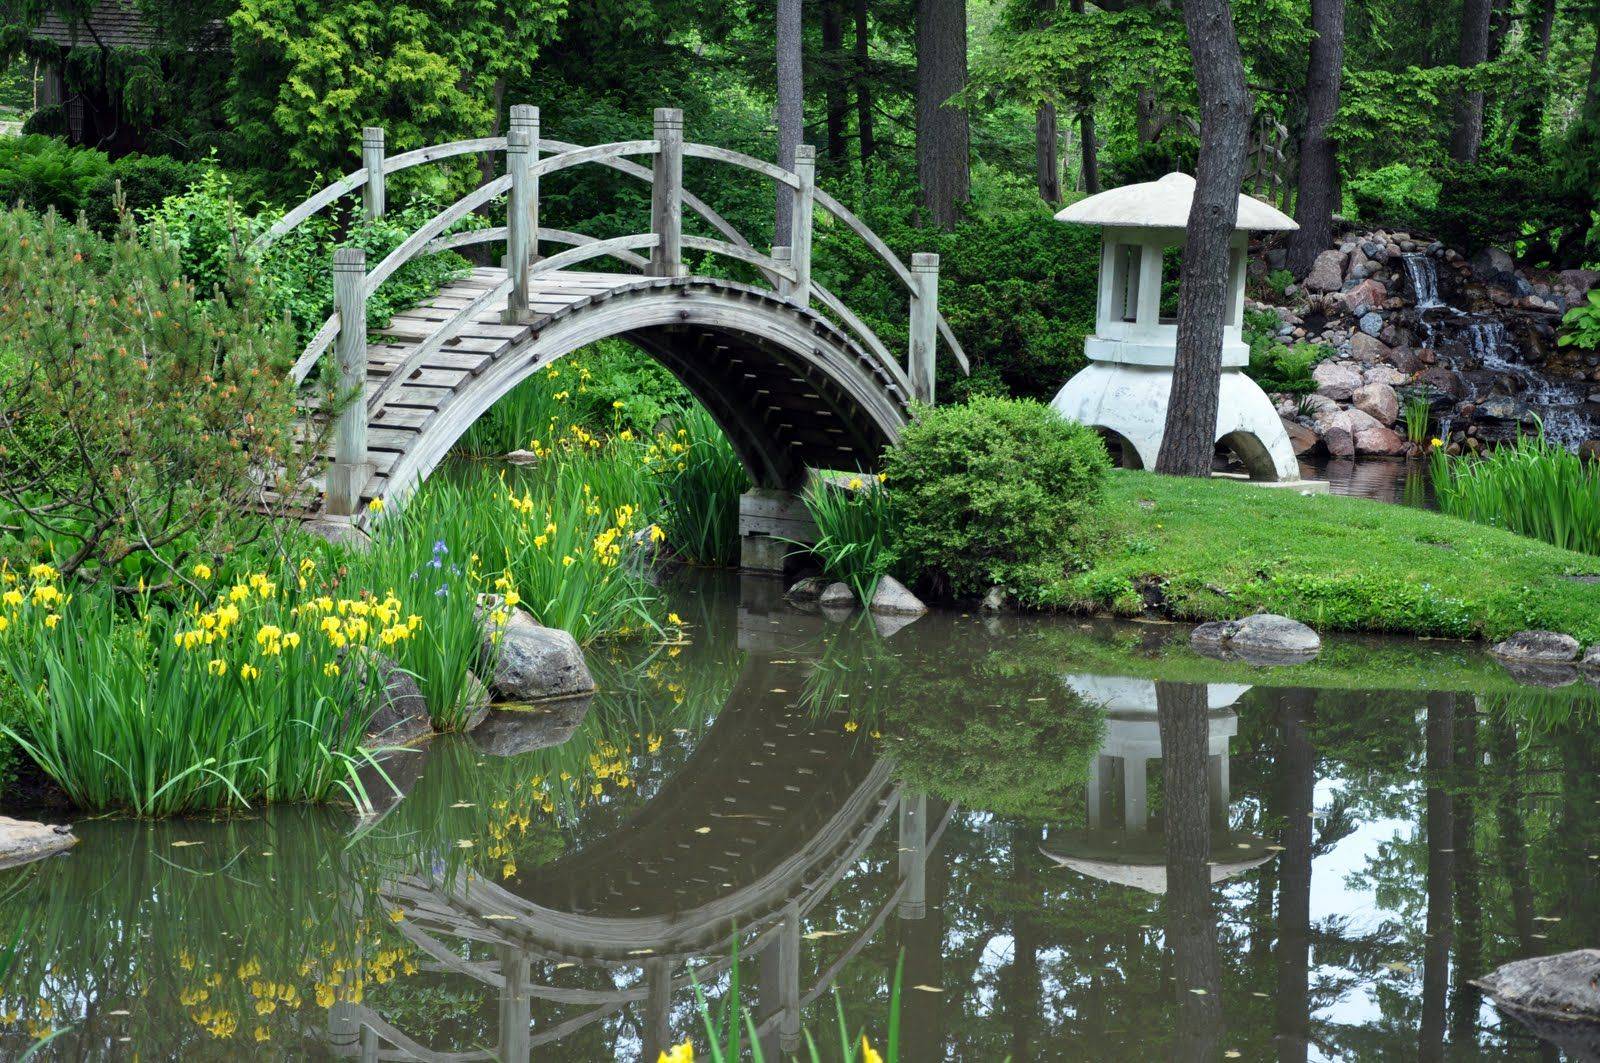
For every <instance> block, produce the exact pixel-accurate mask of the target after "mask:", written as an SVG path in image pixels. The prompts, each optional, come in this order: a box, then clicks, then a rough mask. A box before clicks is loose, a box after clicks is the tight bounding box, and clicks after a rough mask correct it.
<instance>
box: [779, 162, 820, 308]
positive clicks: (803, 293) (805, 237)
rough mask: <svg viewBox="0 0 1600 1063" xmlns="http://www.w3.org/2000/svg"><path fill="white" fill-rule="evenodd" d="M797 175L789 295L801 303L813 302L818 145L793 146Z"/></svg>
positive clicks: (790, 250)
mask: <svg viewBox="0 0 1600 1063" xmlns="http://www.w3.org/2000/svg"><path fill="white" fill-rule="evenodd" d="M794 175H795V177H797V178H798V179H799V181H800V185H799V187H798V188H796V189H795V190H794V213H793V215H792V216H791V219H792V220H791V224H790V226H789V261H790V264H791V265H793V266H794V286H793V287H792V288H791V289H790V290H789V292H788V293H787V296H786V297H787V298H789V299H791V300H793V301H794V302H796V303H799V304H800V305H801V306H810V305H811V218H812V215H813V214H814V213H815V211H816V207H815V196H816V188H817V149H816V148H815V147H814V146H812V145H810V144H801V145H799V146H798V147H796V148H795V149H794Z"/></svg>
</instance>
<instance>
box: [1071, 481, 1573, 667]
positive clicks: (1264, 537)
mask: <svg viewBox="0 0 1600 1063" xmlns="http://www.w3.org/2000/svg"><path fill="white" fill-rule="evenodd" d="M1101 519H1103V521H1104V522H1105V539H1104V541H1105V544H1106V545H1105V546H1104V547H1103V548H1102V549H1101V550H1100V551H1099V552H1098V554H1097V555H1096V557H1095V558H1094V560H1093V561H1092V563H1091V565H1090V567H1089V568H1088V569H1087V570H1086V571H1084V572H1080V573H1076V574H1074V575H1072V576H1071V577H1069V578H1068V579H1067V580H1066V581H1065V582H1064V583H1063V584H1062V585H1061V586H1060V587H1059V588H1056V589H1053V590H1051V591H1050V592H1048V594H1047V595H1046V598H1047V600H1048V601H1049V603H1050V604H1055V605H1059V606H1063V607H1068V608H1077V609H1085V610H1093V611H1110V612H1114V613H1118V614H1123V615H1132V614H1135V613H1138V612H1140V611H1141V610H1142V609H1143V608H1144V606H1145V604H1146V602H1147V601H1156V602H1158V603H1159V604H1158V608H1160V609H1161V610H1162V611H1163V612H1165V613H1167V614H1169V615H1171V616H1173V617H1175V618H1179V619H1186V620H1214V619H1229V618H1235V617H1238V616H1242V615H1245V614H1247V613H1251V612H1257V611H1262V610H1266V611H1271V612H1277V613H1283V614H1285V615H1287V616H1292V617H1294V618H1296V619H1298V620H1302V621H1304V622H1306V623H1308V624H1311V625H1312V626H1313V627H1317V628H1320V629H1325V630H1344V631H1376V632H1392V633H1397V634H1414V635H1439V636H1449V637H1454V638H1474V637H1483V638H1499V637H1501V636H1503V635H1506V634H1509V633H1510V632H1512V631H1517V630H1521V629H1525V628H1544V629H1550V630H1555V631H1564V632H1567V633H1568V634H1571V635H1573V636H1575V637H1577V638H1578V639H1580V640H1582V641H1584V642H1586V643H1593V642H1597V641H1600V585H1596V584H1592V583H1584V582H1579V581H1577V580H1574V579H1572V578H1570V577H1573V576H1577V575H1591V574H1600V560H1597V559H1596V558H1593V557H1587V556H1585V555H1583V554H1577V553H1572V552H1570V551H1567V550H1562V549H1558V548H1556V547H1553V546H1548V545H1546V544H1544V543H1541V542H1537V541H1535V540H1532V539H1529V538H1525V537H1523V536H1520V535H1515V534H1513V533H1511V532H1508V531H1504V530H1502V529H1499V528H1491V527H1484V526H1482V525H1477V524H1472V523H1469V522H1467V521H1464V520H1459V519H1456V518H1454V517H1450V516H1446V515H1444V514H1440V513H1431V512H1425V511H1422V510H1415V509H1409V508H1406V507H1403V506H1393V505H1386V504H1383V503H1379V502H1372V501H1368V500H1365V499H1355V498H1339V497H1331V496H1304V495H1300V494H1297V493H1294V492H1291V491H1283V490H1273V489H1266V488H1261V487H1255V486H1252V485H1249V484H1243V483H1232V482H1227V481H1216V480H1213V481H1198V480H1185V479H1178V478H1173V477H1164V476H1156V475H1153V474H1151V473H1143V472H1128V471H1119V472H1117V473H1115V474H1114V475H1113V476H1112V477H1111V480H1110V482H1109V484H1108V488H1107V498H1106V502H1105V506H1104V508H1103V510H1102V518H1101Z"/></svg>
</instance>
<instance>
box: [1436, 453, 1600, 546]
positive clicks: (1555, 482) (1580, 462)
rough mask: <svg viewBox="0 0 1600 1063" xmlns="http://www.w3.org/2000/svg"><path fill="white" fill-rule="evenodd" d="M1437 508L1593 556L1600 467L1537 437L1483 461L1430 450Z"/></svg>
mask: <svg viewBox="0 0 1600 1063" xmlns="http://www.w3.org/2000/svg"><path fill="white" fill-rule="evenodd" d="M1432 463H1433V489H1434V494H1435V496H1436V497H1437V498H1438V499H1439V508H1440V509H1442V510H1444V511H1445V512H1446V513H1450V514H1452V515H1454V516H1457V517H1465V518H1466V519H1467V520H1474V521H1477V522H1479V523H1480V524H1493V525H1496V526H1498V527H1502V528H1509V529H1510V530H1511V531H1514V532H1517V533H1518V534H1520V535H1529V536H1532V537H1533V538H1535V539H1542V540H1544V541H1545V542H1547V543H1550V544H1552V545H1554V546H1559V547H1561V548H1563V549H1565V550H1576V551H1579V552H1581V553H1585V554H1597V555H1600V466H1597V465H1596V464H1595V463H1594V462H1592V461H1587V460H1585V459H1584V458H1581V457H1579V456H1578V455H1576V454H1574V453H1572V452H1571V451H1569V450H1567V449H1566V448H1565V447H1563V446H1560V445H1559V444H1556V443H1552V442H1550V441H1549V440H1547V439H1545V437H1544V433H1543V432H1537V433H1534V434H1531V435H1521V436H1518V437H1517V440H1516V441H1515V442H1514V443H1511V444H1508V445H1506V446H1501V447H1496V448H1495V449H1494V450H1492V451H1490V452H1488V453H1487V454H1485V455H1483V456H1481V457H1480V456H1478V455H1472V454H1463V455H1461V456H1459V457H1452V456H1451V455H1450V454H1448V453H1446V451H1445V450H1444V448H1443V447H1435V448H1434V449H1433V452H1432Z"/></svg>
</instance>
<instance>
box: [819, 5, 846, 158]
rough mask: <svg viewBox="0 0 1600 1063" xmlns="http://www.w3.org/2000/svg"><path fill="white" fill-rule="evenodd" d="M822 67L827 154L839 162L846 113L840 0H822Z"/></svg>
mask: <svg viewBox="0 0 1600 1063" xmlns="http://www.w3.org/2000/svg"><path fill="white" fill-rule="evenodd" d="M822 70H823V75H824V77H825V78H826V79H827V98H828V158H830V159H832V160H833V161H834V162H843V161H844V156H845V150H846V149H845V122H846V119H847V118H848V116H849V114H850V100H849V83H848V82H847V81H846V79H845V74H844V72H845V58H844V0H822Z"/></svg>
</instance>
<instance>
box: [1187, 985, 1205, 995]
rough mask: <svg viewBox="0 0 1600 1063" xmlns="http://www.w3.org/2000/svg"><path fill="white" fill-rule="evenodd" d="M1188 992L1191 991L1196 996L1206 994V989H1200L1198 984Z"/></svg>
mask: <svg viewBox="0 0 1600 1063" xmlns="http://www.w3.org/2000/svg"><path fill="white" fill-rule="evenodd" d="M1189 992H1191V993H1193V994H1194V995H1195V996H1197V997H1203V996H1205V995H1206V991H1205V990H1204V989H1201V988H1200V987H1199V986H1195V987H1194V988H1193V989H1191V990H1189Z"/></svg>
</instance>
